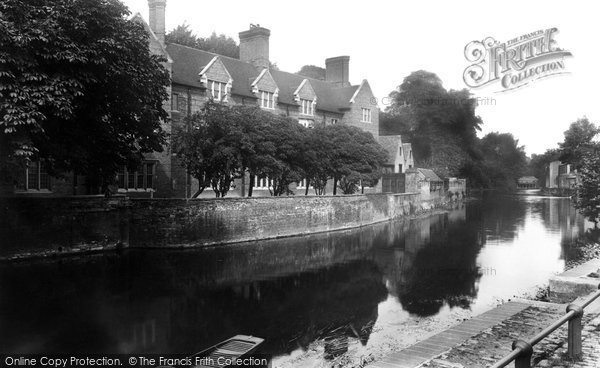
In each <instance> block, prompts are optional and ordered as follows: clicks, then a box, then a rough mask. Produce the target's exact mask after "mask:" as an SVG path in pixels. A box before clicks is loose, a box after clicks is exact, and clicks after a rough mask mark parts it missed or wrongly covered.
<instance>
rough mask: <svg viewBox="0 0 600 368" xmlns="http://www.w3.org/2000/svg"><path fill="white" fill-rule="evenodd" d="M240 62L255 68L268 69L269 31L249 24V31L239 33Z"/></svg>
mask: <svg viewBox="0 0 600 368" xmlns="http://www.w3.org/2000/svg"><path fill="white" fill-rule="evenodd" d="M239 35H240V60H242V61H245V62H248V63H251V64H253V65H254V66H255V67H257V68H268V67H269V64H270V63H269V36H270V35H271V31H269V30H268V29H266V28H263V27H261V26H260V25H259V24H256V25H254V24H251V25H250V29H249V30H247V31H243V32H240V34H239Z"/></svg>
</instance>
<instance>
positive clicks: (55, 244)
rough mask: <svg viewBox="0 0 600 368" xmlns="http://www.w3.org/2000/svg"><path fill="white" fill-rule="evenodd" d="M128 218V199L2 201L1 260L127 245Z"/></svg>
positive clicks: (2, 199) (74, 198) (46, 198)
mask: <svg viewBox="0 0 600 368" xmlns="http://www.w3.org/2000/svg"><path fill="white" fill-rule="evenodd" d="M129 217H130V216H129V200H128V199H127V198H126V197H115V198H112V199H105V198H103V197H99V196H78V197H6V198H0V239H1V240H0V258H3V257H8V256H11V255H15V254H21V255H24V256H28V255H33V254H40V253H43V252H48V251H51V252H63V251H69V250H72V249H79V248H80V247H81V246H85V247H86V249H95V250H100V249H103V248H104V247H106V246H114V245H116V244H117V243H119V242H127V237H128V231H127V225H128V223H129Z"/></svg>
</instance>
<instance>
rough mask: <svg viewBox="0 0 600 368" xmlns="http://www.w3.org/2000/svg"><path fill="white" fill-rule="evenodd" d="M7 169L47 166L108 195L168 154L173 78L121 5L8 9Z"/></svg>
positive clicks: (4, 72)
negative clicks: (155, 156)
mask: <svg viewBox="0 0 600 368" xmlns="http://www.w3.org/2000/svg"><path fill="white" fill-rule="evenodd" d="M0 14H1V16H0V117H1V118H0V119H1V120H0V124H1V126H2V131H1V133H0V146H1V147H2V148H1V149H0V150H1V152H0V153H1V157H0V160H2V165H1V166H2V168H3V169H4V171H5V172H4V174H6V173H8V171H9V170H7V168H15V167H16V166H17V164H19V163H23V161H27V160H29V159H42V160H45V162H46V164H47V166H48V167H49V171H50V173H51V174H60V173H63V172H69V171H72V172H75V173H77V174H83V175H86V176H87V178H88V182H90V183H92V184H94V185H95V184H97V185H101V186H103V187H106V186H107V185H108V184H109V183H110V182H112V181H113V180H114V177H115V173H116V172H117V171H118V170H119V169H121V168H122V167H123V166H125V165H127V166H129V167H130V168H134V167H136V166H137V165H139V164H140V162H141V158H142V154H143V153H146V152H152V151H162V147H163V144H164V143H165V133H164V131H163V129H162V127H161V122H163V121H165V120H166V119H167V118H168V114H167V112H166V111H165V110H164V109H163V107H162V104H163V101H164V100H165V99H166V98H167V90H166V86H167V85H168V84H169V83H170V81H169V73H168V71H167V70H166V69H165V68H164V67H163V65H162V63H163V62H165V61H166V60H164V58H162V57H159V56H155V55H151V54H150V51H149V47H148V34H147V33H146V32H145V30H144V27H143V25H142V24H141V23H139V22H137V21H135V20H128V19H127V17H128V16H129V11H128V9H127V8H126V7H125V6H124V5H123V4H122V3H121V2H119V1H118V0H105V1H95V0H52V1H51V0H6V1H3V2H1V3H0Z"/></svg>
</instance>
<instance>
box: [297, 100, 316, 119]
mask: <svg viewBox="0 0 600 368" xmlns="http://www.w3.org/2000/svg"><path fill="white" fill-rule="evenodd" d="M300 105H301V107H302V114H303V115H309V116H313V115H314V114H315V113H314V105H313V102H312V101H311V100H305V99H300Z"/></svg>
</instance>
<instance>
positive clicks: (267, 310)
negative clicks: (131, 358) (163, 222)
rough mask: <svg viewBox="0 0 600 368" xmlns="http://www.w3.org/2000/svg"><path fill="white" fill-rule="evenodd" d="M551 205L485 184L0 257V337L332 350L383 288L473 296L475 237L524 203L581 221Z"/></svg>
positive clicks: (329, 353) (367, 320)
mask: <svg viewBox="0 0 600 368" xmlns="http://www.w3.org/2000/svg"><path fill="white" fill-rule="evenodd" d="M540 203H541V204H540ZM557 205H558V206H562V204H560V203H559V204H554V202H547V203H546V204H544V202H543V201H542V202H531V203H529V202H527V200H524V199H520V198H517V199H514V200H511V201H508V200H506V199H499V200H497V199H495V198H490V199H485V200H484V201H475V202H472V203H469V204H467V205H463V204H459V205H457V208H456V209H455V210H453V211H451V212H449V213H442V214H436V215H432V216H428V217H424V218H421V219H416V220H401V221H395V222H388V223H382V224H377V225H374V226H369V227H365V228H361V229H355V230H350V231H343V232H336V233H330V234H318V235H312V236H306V237H302V238H290V239H283V240H273V241H263V242H258V243H248V244H239V245H235V246H226V247H215V248H211V249H204V250H177V251H158V250H157V251H141V250H129V251H125V252H123V253H120V254H117V253H112V254H105V255H98V256H92V257H85V258H81V259H64V260H54V261H43V262H32V263H17V264H5V265H3V266H2V267H1V268H0V326H1V328H2V331H3V333H2V334H1V336H0V351H2V352H11V353H17V352H18V353H25V352H40V351H44V352H71V353H75V352H124V353H130V352H138V353H143V352H160V353H168V352H178V353H193V352H196V351H199V350H201V349H203V348H205V347H207V346H210V345H212V344H214V343H216V342H218V341H221V340H224V339H226V338H229V337H231V336H233V335H236V334H249V335H255V336H260V337H263V338H265V339H266V341H265V343H264V346H263V347H262V351H264V352H266V353H270V354H274V355H276V356H277V355H285V354H290V353H292V352H294V351H304V350H306V349H308V348H309V346H310V345H311V344H313V343H315V341H319V342H321V343H322V344H323V347H324V354H323V358H324V359H334V358H336V357H338V356H340V355H342V354H344V353H346V352H347V351H348V349H349V345H350V344H360V345H363V346H364V345H367V344H368V342H369V338H370V336H371V334H372V333H373V326H374V325H375V322H376V321H377V319H378V317H379V316H378V305H379V304H380V303H382V302H383V301H385V300H388V298H389V297H390V295H391V297H392V298H395V299H396V300H397V302H398V303H400V304H401V306H402V308H403V309H404V310H406V311H407V312H409V313H410V314H411V315H412V316H414V318H418V317H422V316H431V315H435V314H436V313H438V311H440V309H441V308H442V307H444V306H447V307H450V308H464V309H469V308H471V306H472V304H473V302H474V300H476V299H477V298H478V297H479V295H480V294H481V293H480V290H479V287H480V286H479V285H480V282H479V281H480V279H481V277H482V270H481V268H480V266H478V255H479V253H480V251H481V249H482V248H483V247H486V243H487V242H490V241H493V242H498V241H500V240H507V239H508V240H510V239H512V238H514V237H515V236H516V234H517V233H518V231H519V228H520V227H522V226H524V224H525V220H524V219H525V218H526V217H527V216H540V217H541V218H543V220H544V221H546V222H547V225H546V226H548V228H549V231H554V230H553V229H555V228H557V229H559V231H561V232H563V231H564V234H565V239H566V238H569V239H571V237H573V236H574V235H576V233H580V232H581V231H582V229H581V226H582V225H580V223H581V221H580V219H579V217H578V216H577V215H576V214H573V213H572V212H571V211H569V209H570V207H569V206H568V204H567V205H566V207H564V208H563V207H560V208H556V207H555V206H557ZM563 211H565V213H568V215H565V214H564V213H563ZM555 212H558V213H559V214H558V215H555ZM570 229H571V230H570ZM572 229H577V231H573V230H572Z"/></svg>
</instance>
